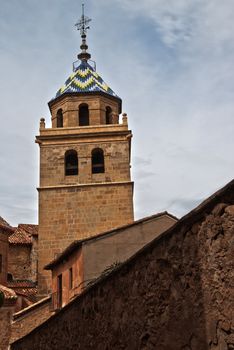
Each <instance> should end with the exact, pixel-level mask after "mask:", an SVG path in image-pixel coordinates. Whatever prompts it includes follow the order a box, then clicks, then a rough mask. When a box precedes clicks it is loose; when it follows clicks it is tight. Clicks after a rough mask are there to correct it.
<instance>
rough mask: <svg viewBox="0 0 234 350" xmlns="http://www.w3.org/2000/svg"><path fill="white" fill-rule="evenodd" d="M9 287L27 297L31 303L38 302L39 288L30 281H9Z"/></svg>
mask: <svg viewBox="0 0 234 350" xmlns="http://www.w3.org/2000/svg"><path fill="white" fill-rule="evenodd" d="M7 286H8V287H9V288H11V289H13V290H14V291H15V293H16V294H18V295H22V296H24V297H26V298H27V299H28V300H29V301H30V302H36V301H37V298H36V295H37V291H38V290H37V286H36V284H35V283H34V282H33V281H30V280H13V281H8V282H7Z"/></svg>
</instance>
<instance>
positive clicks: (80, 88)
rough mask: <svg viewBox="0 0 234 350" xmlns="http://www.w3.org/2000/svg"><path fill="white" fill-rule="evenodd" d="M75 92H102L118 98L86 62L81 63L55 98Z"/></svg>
mask: <svg viewBox="0 0 234 350" xmlns="http://www.w3.org/2000/svg"><path fill="white" fill-rule="evenodd" d="M77 92H79V93H81V92H84V93H87V92H102V93H106V94H108V95H110V96H114V97H117V98H119V97H118V96H117V95H116V93H115V92H114V91H113V90H112V89H111V88H110V87H109V86H108V85H107V84H106V83H105V82H104V80H103V79H102V78H101V77H100V75H99V74H98V73H97V72H96V71H95V70H94V69H93V68H92V67H91V66H90V64H89V63H88V62H86V61H82V62H81V64H80V65H79V66H78V67H77V68H76V70H75V71H74V72H73V73H72V74H71V75H70V77H69V78H68V79H67V80H66V81H65V83H64V85H63V86H62V87H61V88H60V89H59V90H58V91H57V93H56V96H55V98H57V97H59V96H61V95H63V94H65V93H77ZM55 98H54V99H55ZM52 100H53V99H52Z"/></svg>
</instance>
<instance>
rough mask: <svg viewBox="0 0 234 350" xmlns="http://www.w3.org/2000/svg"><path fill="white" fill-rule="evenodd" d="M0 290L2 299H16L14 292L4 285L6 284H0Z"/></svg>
mask: <svg viewBox="0 0 234 350" xmlns="http://www.w3.org/2000/svg"><path fill="white" fill-rule="evenodd" d="M0 292H2V293H3V295H4V299H5V300H6V301H7V302H9V301H10V302H15V301H16V299H17V295H16V293H15V291H14V290H12V289H10V288H8V287H6V286H3V285H1V284H0Z"/></svg>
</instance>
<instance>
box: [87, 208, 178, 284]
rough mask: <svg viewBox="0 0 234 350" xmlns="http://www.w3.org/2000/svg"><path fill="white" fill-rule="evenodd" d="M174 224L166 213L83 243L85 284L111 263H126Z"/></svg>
mask: <svg viewBox="0 0 234 350" xmlns="http://www.w3.org/2000/svg"><path fill="white" fill-rule="evenodd" d="M176 221H177V220H176V219H175V218H173V217H171V216H169V215H167V214H163V215H161V216H157V215H155V216H152V217H151V218H149V219H145V220H142V221H141V220H139V222H136V223H135V224H132V225H130V226H127V227H123V228H121V229H118V230H115V231H114V230H113V232H112V233H110V234H108V235H105V236H102V237H97V239H92V240H90V241H87V242H85V243H84V244H83V245H82V252H83V261H84V263H83V266H84V282H85V283H86V282H87V283H89V282H90V281H92V280H93V279H94V278H96V277H98V276H99V275H100V274H101V273H102V272H103V271H104V270H105V269H106V268H107V267H109V266H110V265H112V264H113V263H116V262H117V263H119V262H123V261H125V260H127V259H128V258H129V257H130V256H132V255H133V254H134V253H136V252H137V251H138V250H139V249H140V248H142V247H143V246H145V245H146V244H147V243H149V242H151V241H152V240H153V239H154V238H156V237H157V236H158V235H159V234H161V233H162V232H164V231H166V230H167V229H168V228H169V227H171V226H172V225H174V224H175V223H176Z"/></svg>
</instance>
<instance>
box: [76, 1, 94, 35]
mask: <svg viewBox="0 0 234 350" xmlns="http://www.w3.org/2000/svg"><path fill="white" fill-rule="evenodd" d="M89 22H91V18H89V17H87V16H85V14H84V4H82V16H81V19H80V20H79V21H78V22H77V23H76V24H75V26H76V27H77V30H79V31H80V34H81V36H82V35H86V33H87V29H89V26H88V24H89Z"/></svg>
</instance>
